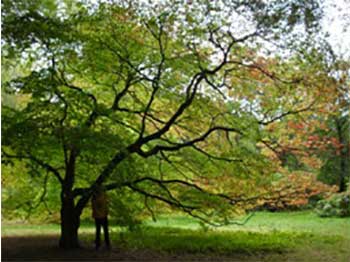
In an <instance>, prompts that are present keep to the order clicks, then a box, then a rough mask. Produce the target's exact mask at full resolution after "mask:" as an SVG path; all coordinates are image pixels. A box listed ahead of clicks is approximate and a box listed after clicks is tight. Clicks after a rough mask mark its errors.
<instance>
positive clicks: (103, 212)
mask: <svg viewBox="0 0 350 262" xmlns="http://www.w3.org/2000/svg"><path fill="white" fill-rule="evenodd" d="M107 202H108V200H107V195H106V193H104V192H101V193H99V194H98V195H96V196H93V197H92V201H91V203H92V217H93V218H105V217H107V215H108V203H107Z"/></svg>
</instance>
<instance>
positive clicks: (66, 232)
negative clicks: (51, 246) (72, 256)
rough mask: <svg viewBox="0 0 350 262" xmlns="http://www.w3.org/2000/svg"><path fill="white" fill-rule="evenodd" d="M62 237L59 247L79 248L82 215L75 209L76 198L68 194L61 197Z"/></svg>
mask: <svg viewBox="0 0 350 262" xmlns="http://www.w3.org/2000/svg"><path fill="white" fill-rule="evenodd" d="M61 201H62V203H61V205H62V207H61V237H60V241H59V246H60V247H61V248H64V249H74V248H79V240H78V229H79V226H80V213H78V212H76V209H75V207H74V198H73V197H72V196H69V195H67V194H63V195H62V196H61Z"/></svg>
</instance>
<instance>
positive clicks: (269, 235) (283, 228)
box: [2, 212, 350, 262]
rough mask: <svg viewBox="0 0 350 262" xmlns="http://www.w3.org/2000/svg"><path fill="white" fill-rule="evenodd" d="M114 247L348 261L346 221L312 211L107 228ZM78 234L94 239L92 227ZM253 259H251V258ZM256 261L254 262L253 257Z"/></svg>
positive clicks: (13, 228)
mask: <svg viewBox="0 0 350 262" xmlns="http://www.w3.org/2000/svg"><path fill="white" fill-rule="evenodd" d="M110 231H111V238H112V241H113V244H114V245H113V246H116V247H119V248H121V249H124V250H150V251H152V252H158V253H164V254H176V255H182V254H200V255H208V256H211V255H213V254H214V255H222V256H229V257H230V256H236V255H237V254H240V255H242V256H243V257H240V261H283V260H286V261H327V262H329V261H335V262H338V261H339V262H342V261H344V262H349V261H350V219H349V218H319V217H317V216H316V215H315V214H313V213H312V212H286V213H267V212H259V213H256V214H255V215H254V216H253V217H252V218H251V219H250V220H249V221H248V222H247V223H246V224H245V225H244V226H227V227H223V228H220V229H216V228H215V229H214V228H209V229H207V230H204V229H203V228H201V227H200V225H199V223H198V222H196V221H195V220H193V219H191V218H188V217H183V216H162V217H160V218H159V219H158V221H157V222H152V221H146V222H145V223H144V226H143V227H142V229H141V230H137V231H134V232H129V231H125V230H122V229H121V228H119V227H113V226H111V228H110ZM58 233H59V226H58V225H53V224H50V225H14V224H4V225H2V237H9V236H23V235H27V236H34V235H57V234H58ZM80 234H81V238H82V239H83V241H84V242H86V243H93V238H94V227H93V225H92V224H91V223H90V224H89V223H87V224H83V225H82V226H81V229H80ZM249 259H251V260H249ZM254 259H255V260H254Z"/></svg>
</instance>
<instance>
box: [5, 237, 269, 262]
mask: <svg viewBox="0 0 350 262" xmlns="http://www.w3.org/2000/svg"><path fill="white" fill-rule="evenodd" d="M57 243H58V238H57V237H56V236H43V237H41V236H34V237H32V236H31V237H22V236H21V237H18V236H16V237H2V238H1V258H2V261H50V262H51V261H65V262H67V261H107V262H108V261H147V262H148V261H149V262H151V261H160V262H168V261H169V262H170V261H176V262H178V261H191V262H194V261H255V262H256V261H263V260H264V258H263V257H259V256H257V255H247V254H232V255H230V256H214V255H213V256H208V255H189V254H176V255H171V254H161V253H155V252H151V251H140V250H137V251H130V250H129V251H126V250H120V249H118V248H117V247H112V250H110V251H108V250H104V249H101V250H98V251H96V250H95V249H94V247H93V245H92V243H81V244H82V248H81V249H79V250H68V251H66V250H62V249H60V248H58V246H57Z"/></svg>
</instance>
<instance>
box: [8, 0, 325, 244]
mask: <svg viewBox="0 0 350 262" xmlns="http://www.w3.org/2000/svg"><path fill="white" fill-rule="evenodd" d="M2 7H3V8H2V9H3V23H4V26H3V27H4V30H3V37H4V46H3V56H4V57H6V58H8V59H18V61H20V62H21V63H22V62H26V63H27V68H30V70H29V71H30V72H28V73H26V74H24V75H23V76H21V77H14V78H12V79H11V81H8V82H7V83H6V84H5V88H6V92H7V93H11V94H13V95H15V96H17V95H18V94H25V96H26V97H28V100H27V101H25V102H23V103H22V104H21V107H20V108H16V107H13V106H10V105H6V104H5V105H4V106H3V109H2V112H3V117H2V134H3V148H2V154H3V159H4V161H6V162H7V163H11V161H13V160H14V159H17V160H20V161H22V162H23V163H25V164H26V166H27V168H28V170H29V171H28V172H32V171H33V172H34V171H35V174H37V175H38V176H42V177H43V178H44V179H45V174H47V173H49V174H50V175H52V176H53V177H54V178H55V179H56V181H57V187H58V189H60V201H61V211H60V215H61V238H60V246H61V247H64V248H74V247H77V246H78V245H79V244H78V228H79V224H80V216H81V214H82V211H83V209H84V208H85V207H86V205H87V203H88V201H89V199H90V197H91V195H92V193H93V191H94V190H95V189H96V187H97V186H98V185H101V184H104V185H105V187H106V188H107V189H108V190H111V189H115V190H118V192H119V193H120V194H123V195H128V194H137V195H139V196H141V197H143V198H144V200H145V202H144V205H145V206H146V207H147V208H148V209H149V210H151V212H152V205H150V204H149V202H148V201H159V202H162V203H165V204H167V205H169V206H171V207H176V208H178V209H180V210H182V211H184V212H186V213H188V214H190V215H192V216H194V217H197V218H200V219H202V220H203V221H205V222H207V223H212V224H222V223H228V222H229V221H230V219H231V218H232V216H234V215H235V214H237V213H239V212H241V211H242V210H244V203H250V202H252V201H253V200H255V199H257V197H256V195H257V192H256V191H255V189H256V188H257V187H256V185H257V184H259V180H256V181H255V180H250V181H254V183H249V181H248V178H251V179H252V178H254V177H256V176H258V175H262V174H264V173H266V175H267V174H268V173H270V172H269V168H268V166H267V163H268V162H267V161H266V160H265V158H264V156H263V155H261V154H260V152H259V149H258V147H257V146H256V144H257V143H258V141H259V140H260V139H261V137H260V135H261V126H268V125H269V124H271V123H273V122H275V121H279V120H280V119H281V118H283V117H285V116H287V115H290V114H297V113H300V112H303V111H305V110H307V109H308V108H310V104H309V102H310V101H300V98H299V96H298V95H297V93H298V92H299V91H298V90H305V87H306V86H307V87H308V90H313V88H314V86H312V85H310V82H308V81H304V77H305V75H303V72H302V70H300V69H298V67H297V66H291V65H292V61H286V60H283V59H282V58H281V57H276V58H275V59H270V58H264V55H263V54H264V53H265V54H266V55H267V51H268V49H269V47H272V45H271V43H274V44H276V45H278V48H277V49H278V50H286V51H287V50H289V51H288V57H290V56H292V55H293V54H295V53H296V52H297V51H299V50H300V49H298V47H299V46H301V45H303V44H305V43H307V40H310V39H312V38H311V36H312V33H313V32H314V30H317V28H318V23H317V21H318V20H319V18H320V15H321V12H320V8H319V6H318V5H317V3H316V2H314V1H307V2H305V1H296V0H294V1H287V2H285V1H284V3H283V5H282V4H281V3H279V1H275V2H269V3H263V2H256V1H243V2H242V1H215V2H206V3H200V2H196V3H188V4H182V3H178V2H176V1H162V2H159V3H154V4H152V3H151V4H146V3H139V2H138V1H136V2H133V1H114V2H113V3H112V4H107V3H98V4H91V5H89V4H87V5H83V4H81V3H80V2H70V1H65V2H59V3H58V2H56V1H45V2H42V1H30V2H28V1H23V2H22V1H16V2H13V1H3V3H2ZM234 21H239V26H238V25H235V24H234ZM296 28H297V29H296ZM300 28H304V29H306V30H305V31H306V32H307V33H306V34H304V35H303V34H301V30H300ZM296 36H298V39H299V40H300V41H295V39H296V38H295V37H296ZM282 43H283V44H284V45H283V46H282ZM308 44H310V43H308ZM272 49H273V50H274V51H276V47H273V48H272ZM270 55H271V53H270ZM299 58H300V59H302V56H299ZM270 65H274V66H273V67H271V68H269V67H270ZM254 75H255V76H254ZM300 92H302V91H300ZM256 94H258V96H257V95H256ZM287 94H290V95H291V96H289V95H288V96H287ZM222 137H225V138H226V139H227V141H228V143H227V144H226V145H225V147H226V148H225V150H221V149H222V148H220V147H223V146H222V145H221V143H216V144H215V141H217V139H219V140H222V139H223V138H222ZM228 145H230V146H228ZM146 159H147V161H145V160H146ZM208 159H209V160H211V161H212V162H217V163H216V164H215V165H214V164H211V165H209V164H208ZM219 160H220V161H219ZM212 162H210V163H212ZM157 165H158V166H159V168H158V170H157V169H156V168H155V166H157ZM130 167H132V169H130ZM222 170H226V172H223V171H222ZM130 171H131V172H130ZM239 177H241V178H242V181H245V182H244V183H243V184H244V185H245V186H244V187H242V184H239V185H238V184H237V183H236V182H237V178H239ZM223 181H225V183H222V182H223ZM247 181H248V182H247ZM260 181H261V180H260ZM260 183H262V182H260ZM239 188H240V189H239Z"/></svg>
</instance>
